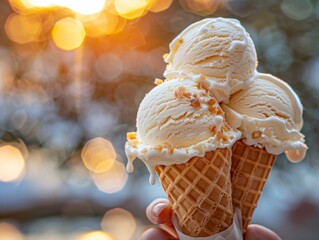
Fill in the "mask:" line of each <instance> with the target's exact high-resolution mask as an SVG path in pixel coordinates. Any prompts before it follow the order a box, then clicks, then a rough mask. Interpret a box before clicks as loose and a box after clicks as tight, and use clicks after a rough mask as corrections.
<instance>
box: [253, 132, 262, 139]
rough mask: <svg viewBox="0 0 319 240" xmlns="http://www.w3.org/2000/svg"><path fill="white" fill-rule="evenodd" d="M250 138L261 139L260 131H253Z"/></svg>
mask: <svg viewBox="0 0 319 240" xmlns="http://www.w3.org/2000/svg"><path fill="white" fill-rule="evenodd" d="M251 136H252V138H253V139H256V138H260V137H261V132H260V131H255V132H253V133H252V134H251Z"/></svg>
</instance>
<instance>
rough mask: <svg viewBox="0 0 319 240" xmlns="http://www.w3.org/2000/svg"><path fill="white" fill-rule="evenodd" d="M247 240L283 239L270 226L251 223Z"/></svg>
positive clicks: (246, 236)
mask: <svg viewBox="0 0 319 240" xmlns="http://www.w3.org/2000/svg"><path fill="white" fill-rule="evenodd" d="M245 240H281V238H280V237H279V236H278V235H277V234H276V233H275V232H273V231H272V230H270V229H268V228H265V227H263V226H260V225H256V224H251V225H249V226H248V228H247V233H246V235H245Z"/></svg>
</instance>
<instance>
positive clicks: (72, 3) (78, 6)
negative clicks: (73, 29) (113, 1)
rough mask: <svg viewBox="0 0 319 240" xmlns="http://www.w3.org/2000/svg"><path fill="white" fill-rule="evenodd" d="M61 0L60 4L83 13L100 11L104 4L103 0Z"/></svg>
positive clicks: (88, 13)
mask: <svg viewBox="0 0 319 240" xmlns="http://www.w3.org/2000/svg"><path fill="white" fill-rule="evenodd" d="M62 2H63V3H62V4H61V5H62V6H64V7H67V8H69V9H71V10H73V11H74V12H77V13H81V14H85V15H90V14H94V13H98V12H101V11H102V10H103V8H104V5H105V0H89V1H88V0H63V1H62Z"/></svg>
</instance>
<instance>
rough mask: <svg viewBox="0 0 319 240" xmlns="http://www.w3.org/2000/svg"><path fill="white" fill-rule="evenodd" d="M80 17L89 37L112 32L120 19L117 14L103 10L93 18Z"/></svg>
mask: <svg viewBox="0 0 319 240" xmlns="http://www.w3.org/2000/svg"><path fill="white" fill-rule="evenodd" d="M82 19H83V18H82ZM82 19H81V21H82V22H83V25H84V27H85V28H86V33H87V36H90V37H101V36H104V35H110V34H114V33H115V32H116V29H117V26H118V23H119V21H120V20H119V17H118V16H117V15H114V14H110V13H105V12H103V13H100V14H99V15H98V16H97V17H96V18H95V19H94V20H91V19H87V20H86V19H83V20H82Z"/></svg>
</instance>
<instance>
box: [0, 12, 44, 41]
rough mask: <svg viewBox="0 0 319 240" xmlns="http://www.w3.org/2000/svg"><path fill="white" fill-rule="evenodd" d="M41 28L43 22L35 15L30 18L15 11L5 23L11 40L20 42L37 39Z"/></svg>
mask: <svg viewBox="0 0 319 240" xmlns="http://www.w3.org/2000/svg"><path fill="white" fill-rule="evenodd" d="M17 29H19V31H17ZM40 30H41V22H40V21H39V20H38V19H37V18H35V17H33V18H30V17H27V16H23V15H18V14H15V13H13V14H11V15H10V16H9V17H8V19H7V21H6V23H5V31H6V33H7V35H8V37H9V38H10V40H11V41H13V42H16V43H20V44H23V43H28V42H32V41H34V40H36V38H37V37H38V35H39V33H40Z"/></svg>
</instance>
